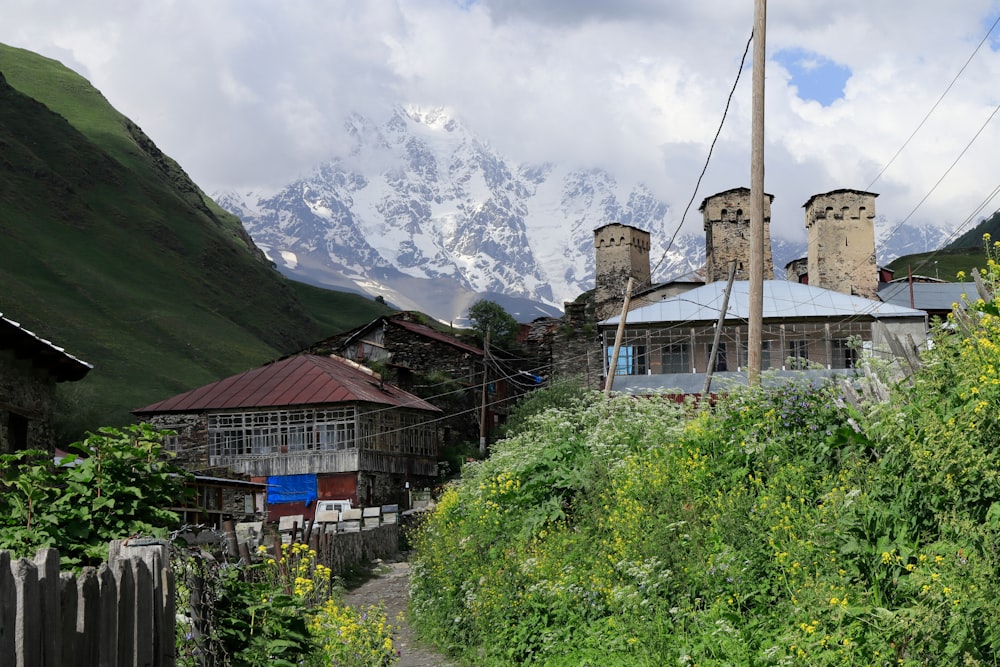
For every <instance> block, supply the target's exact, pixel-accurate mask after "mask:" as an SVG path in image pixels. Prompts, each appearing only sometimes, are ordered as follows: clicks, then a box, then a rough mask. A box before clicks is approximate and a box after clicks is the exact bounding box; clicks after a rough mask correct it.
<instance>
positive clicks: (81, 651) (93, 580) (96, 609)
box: [74, 567, 107, 667]
mask: <svg viewBox="0 0 1000 667" xmlns="http://www.w3.org/2000/svg"><path fill="white" fill-rule="evenodd" d="M76 597H77V602H76V641H77V643H76V655H75V656H74V659H75V666H76V667H91V666H92V665H101V664H103V663H101V638H102V637H104V636H106V634H107V633H105V632H103V628H102V627H101V620H102V619H103V613H102V607H101V580H100V576H99V574H98V570H97V569H96V568H93V567H85V568H83V570H81V571H80V574H79V575H78V576H77V578H76Z"/></svg>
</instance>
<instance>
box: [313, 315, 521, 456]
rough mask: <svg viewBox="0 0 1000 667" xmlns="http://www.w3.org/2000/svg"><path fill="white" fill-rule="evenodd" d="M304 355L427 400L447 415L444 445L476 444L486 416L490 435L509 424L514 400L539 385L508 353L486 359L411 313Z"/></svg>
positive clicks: (320, 344) (376, 323)
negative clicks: (344, 363) (361, 371)
mask: <svg viewBox="0 0 1000 667" xmlns="http://www.w3.org/2000/svg"><path fill="white" fill-rule="evenodd" d="M305 352H306V353H309V354H336V355H338V356H341V357H344V358H346V359H350V360H352V361H355V362H357V363H359V364H365V365H367V366H372V367H374V368H376V369H378V370H379V371H380V372H381V373H382V374H383V375H384V376H385V378H386V379H387V380H389V381H391V382H392V383H393V384H395V385H396V386H397V387H399V388H401V389H403V390H405V391H409V392H411V393H414V394H417V395H419V396H422V397H424V398H425V399H426V400H427V401H428V402H429V403H432V404H434V405H435V406H437V407H438V408H440V409H441V410H442V411H443V412H444V413H445V414H444V416H443V417H442V418H441V419H440V420H439V431H440V433H441V442H442V445H454V444H461V443H466V442H470V441H472V442H474V441H475V440H476V439H477V438H478V437H479V435H480V430H481V429H480V427H481V423H482V420H483V418H484V417H485V420H486V431H491V430H493V429H495V428H497V427H498V426H500V425H501V424H503V423H505V422H506V420H507V415H508V414H509V413H510V406H511V405H512V403H513V402H514V400H515V399H516V398H517V397H518V396H519V395H520V394H521V393H522V392H523V390H524V388H525V387H532V386H534V385H535V380H534V379H533V378H529V377H527V376H523V377H522V374H521V373H520V372H519V368H518V366H517V362H516V361H511V362H509V363H508V361H507V360H506V359H505V358H504V353H503V352H501V351H499V350H491V351H490V354H489V355H487V353H486V351H484V350H483V349H481V348H479V347H476V346H475V345H470V344H469V343H466V342H464V341H462V340H460V339H458V338H457V337H455V336H452V335H450V334H447V333H444V332H442V331H438V330H437V329H434V328H432V327H430V326H427V325H426V324H423V323H422V322H421V321H420V316H419V315H418V314H415V313H411V312H407V311H402V312H399V313H395V314H392V315H386V316H383V317H380V318H378V319H376V320H374V321H372V322H369V323H368V324H366V325H364V326H361V327H358V328H356V329H353V330H351V331H347V332H344V333H340V334H336V335H334V336H330V337H329V338H326V339H324V340H322V341H319V342H318V343H315V344H313V345H311V346H309V348H307V349H306V350H305ZM484 394H485V395H484ZM484 399H485V400H484Z"/></svg>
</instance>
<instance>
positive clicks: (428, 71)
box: [0, 0, 1000, 236]
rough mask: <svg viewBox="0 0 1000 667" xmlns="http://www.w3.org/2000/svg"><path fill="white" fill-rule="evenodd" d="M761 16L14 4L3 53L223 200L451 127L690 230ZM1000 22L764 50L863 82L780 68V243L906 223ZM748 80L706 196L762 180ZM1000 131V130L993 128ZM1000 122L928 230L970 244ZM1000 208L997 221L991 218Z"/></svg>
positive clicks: (635, 5)
mask: <svg viewBox="0 0 1000 667" xmlns="http://www.w3.org/2000/svg"><path fill="white" fill-rule="evenodd" d="M752 12H753V7H752V3H750V2H743V3H736V2H733V1H732V0H707V1H703V2H698V3H676V2H673V3H663V2H659V1H654V0H623V1H621V2H610V0H503V1H500V0H481V1H479V2H469V1H468V0H463V1H461V2H459V1H452V0H368V1H366V2H353V1H351V0H322V1H321V0H303V1H301V2H295V3H275V2H269V1H267V0H256V1H248V0H214V1H213V2H200V1H198V0H173V1H170V2H168V1H166V0H163V1H160V2H141V3H137V2H132V1H130V0H116V1H113V2H109V1H108V0H11V1H10V2H8V3H6V6H5V12H4V21H3V22H2V23H0V41H2V42H5V43H8V44H12V45H15V46H20V47H23V48H27V49H31V50H33V51H37V52H39V53H42V54H44V55H47V56H50V57H53V58H57V59H59V60H61V61H63V62H64V63H65V64H67V65H68V66H70V67H72V68H73V69H75V70H77V71H79V72H80V73H81V74H83V75H84V76H86V77H88V78H89V79H90V80H91V81H92V82H93V83H94V85H95V86H96V87H97V88H99V89H100V90H101V91H102V92H103V93H104V94H105V96H106V97H107V98H108V99H109V100H110V101H111V102H112V104H114V105H115V106H116V107H117V108H118V109H119V110H121V111H122V112H123V113H125V114H126V115H128V116H129V117H130V118H132V119H133V120H135V121H136V122H137V123H138V124H139V125H141V126H142V127H143V129H144V130H145V131H146V132H147V133H148V134H149V135H150V136H151V137H152V138H153V139H154V141H156V142H157V144H158V145H159V146H160V147H161V148H162V149H163V150H164V151H165V152H167V153H168V154H170V155H171V156H173V157H174V158H176V159H177V160H178V161H179V162H180V163H181V165H182V166H184V168H185V169H186V170H187V171H188V172H189V173H190V174H191V175H192V176H193V177H194V178H195V180H196V181H197V182H198V183H199V184H200V185H201V186H202V187H203V188H205V189H206V190H209V191H212V190H215V189H221V188H233V189H241V190H245V189H247V188H268V187H277V186H279V185H282V184H284V183H285V182H287V181H289V180H291V179H293V178H295V177H296V176H298V175H300V174H302V173H304V172H306V171H308V170H309V169H310V168H311V167H313V166H314V165H315V164H317V163H318V162H320V161H322V160H323V159H324V158H327V157H329V156H331V155H332V154H334V153H335V152H337V151H339V150H341V149H342V146H344V145H345V143H344V142H345V138H344V136H343V133H342V125H343V119H344V118H345V117H346V115H347V114H348V113H350V112H352V111H358V112H360V113H363V114H370V115H373V116H383V115H385V114H387V112H388V109H389V107H390V105H393V104H406V103H414V104H419V105H423V106H446V107H448V108H451V109H454V110H455V111H456V112H457V113H458V114H459V115H460V117H461V118H462V119H463V120H464V121H465V122H466V123H467V124H469V125H470V127H471V128H472V129H473V130H475V131H477V132H478V133H480V134H481V135H483V136H485V137H486V138H487V139H488V140H489V141H490V143H492V144H493V145H494V146H496V147H497V148H499V149H500V150H502V151H504V152H505V153H506V154H507V155H508V157H510V158H511V159H514V160H521V161H529V160H530V161H538V160H552V161H578V162H582V163H585V164H593V165H601V166H606V167H608V168H610V169H612V170H613V171H615V172H616V173H618V174H619V175H620V176H621V177H622V178H624V179H636V180H643V181H645V182H647V183H648V184H649V185H650V186H651V187H652V188H653V189H654V190H655V191H656V192H657V193H658V194H660V195H662V196H664V197H665V198H666V199H667V200H668V201H669V202H671V203H672V205H673V213H672V215H676V216H677V218H678V220H679V217H680V215H681V212H682V211H683V208H684V206H685V205H686V203H687V201H688V200H689V199H690V198H691V197H692V194H693V188H694V184H695V182H696V180H697V177H698V174H699V173H700V171H701V168H702V164H703V161H704V159H705V155H706V153H707V151H708V147H709V144H710V142H711V141H712V137H713V136H714V134H715V131H716V129H717V127H718V123H719V121H720V119H721V115H722V111H723V107H724V105H725V102H726V97H727V95H728V94H729V91H730V88H731V86H732V85H733V80H734V77H735V75H736V72H737V68H738V67H739V62H740V57H741V56H742V53H743V49H744V47H745V45H746V41H747V38H748V37H749V33H750V29H751V26H752V18H753V17H752ZM998 12H1000V2H998V1H997V0H966V1H964V2H962V3H959V4H955V5H951V6H949V7H948V8H947V9H943V8H942V5H941V3H939V2H934V1H932V0H910V1H908V2H905V3H904V2H903V1H902V0H882V1H881V2H878V3H871V2H867V1H863V0H791V1H789V2H783V3H780V4H778V3H772V4H771V7H770V8H769V12H768V32H767V45H768V52H769V53H777V52H778V51H780V50H782V49H801V50H802V51H804V52H806V53H808V54H811V55H812V54H814V55H815V57H816V59H817V61H821V60H822V59H828V60H829V61H832V62H834V63H837V64H842V65H843V66H844V67H847V68H848V69H849V70H850V72H851V77H850V79H849V80H848V81H847V84H846V86H845V87H844V91H843V98H842V99H837V100H836V101H834V102H833V103H831V104H829V105H828V106H826V107H823V106H820V105H819V104H817V103H815V102H804V101H803V100H801V99H800V98H799V97H798V96H797V95H796V94H795V90H794V88H793V87H792V85H793V82H792V81H791V78H790V76H789V74H788V72H787V71H785V70H784V69H783V68H781V67H780V66H778V65H777V64H776V63H770V69H769V71H768V79H767V140H768V145H767V150H766V154H765V157H766V165H767V167H766V168H767V175H766V178H765V187H766V189H767V191H768V192H770V193H772V194H774V195H775V202H774V218H773V222H772V228H773V230H774V232H775V233H776V234H781V235H787V236H797V235H800V234H801V233H802V210H801V206H802V204H803V203H804V202H805V201H806V200H807V199H808V198H809V197H810V196H811V195H813V194H816V193H818V192H824V191H826V190H829V189H834V188H840V187H851V188H867V187H869V186H870V185H871V188H872V189H873V190H874V191H876V192H880V193H881V195H882V196H880V197H879V199H878V211H879V214H880V215H884V216H885V217H886V218H887V219H888V220H889V221H890V222H891V221H895V220H901V219H902V218H904V217H905V216H906V215H908V214H909V213H910V212H911V210H913V208H914V207H915V206H916V205H917V204H918V202H920V200H921V199H922V198H923V197H925V196H926V195H927V194H928V192H930V191H931V189H932V188H934V186H935V183H936V182H937V180H938V179H939V178H941V176H942V174H944V171H945V169H947V167H948V166H949V165H950V164H951V163H952V161H954V160H955V159H956V157H957V156H958V155H959V153H960V152H961V151H962V150H963V149H964V147H965V146H966V144H967V143H968V142H969V141H970V140H971V139H972V137H973V135H974V134H975V132H976V131H978V130H979V128H980V126H981V125H982V124H983V122H984V121H985V120H986V119H987V118H988V116H989V114H990V113H991V112H992V111H993V109H994V108H995V106H996V105H997V104H998V103H1000V93H998V92H997V91H996V87H995V85H994V82H995V81H996V80H997V78H998V74H1000V55H998V54H997V53H996V52H994V51H992V50H991V49H990V48H988V47H984V49H983V50H982V51H981V52H980V53H979V54H978V55H977V57H976V59H975V60H974V61H973V62H972V63H971V64H970V65H969V67H968V69H967V70H966V72H965V73H964V75H963V77H962V78H961V79H960V80H959V82H958V83H957V84H956V85H955V87H954V89H953V90H952V91H951V92H950V94H949V95H948V97H947V98H946V99H945V101H944V102H943V103H942V104H941V106H940V107H939V109H938V110H937V111H936V112H935V114H934V116H933V117H932V118H931V120H930V121H929V122H928V123H927V124H926V126H925V127H924V128H923V129H922V130H921V131H920V132H919V133H918V134H917V135H916V136H915V137H914V139H913V140H912V141H911V142H910V144H909V145H908V146H907V148H906V149H905V151H903V153H902V154H901V155H900V156H899V158H897V159H896V161H895V162H894V163H893V164H892V165H891V166H890V167H889V169H888V170H887V171H886V172H885V174H884V175H883V176H882V177H881V178H880V179H879V180H878V181H877V182H875V183H874V184H873V185H872V181H873V180H874V179H875V177H876V175H877V174H878V173H879V170H880V169H881V168H882V167H883V166H884V165H885V164H886V163H887V162H888V161H889V160H890V159H891V158H892V156H893V155H894V153H895V152H896V151H897V150H898V149H899V148H900V147H901V146H902V145H903V142H904V141H906V139H907V137H909V135H910V133H911V132H912V131H913V129H914V128H915V127H916V126H917V124H918V123H919V122H920V121H921V119H922V118H923V116H924V114H926V112H927V111H928V110H929V109H930V107H931V105H932V104H933V103H934V102H935V100H937V98H938V97H939V96H940V95H941V93H942V92H943V91H944V90H945V88H946V87H947V85H948V84H949V82H950V81H951V79H952V78H953V77H954V76H955V74H956V73H957V72H958V71H959V69H960V68H961V67H962V65H963V64H964V63H965V61H966V59H967V58H968V57H969V55H970V54H971V53H972V51H973V49H974V48H975V46H976V44H978V42H979V40H981V39H982V37H983V36H984V35H985V33H986V29H987V28H988V27H989V25H990V24H991V23H992V21H993V20H994V19H995V17H996V15H997V13H998ZM749 84H750V72H749V70H747V71H745V72H744V78H743V80H742V81H741V83H740V85H739V87H738V88H737V91H736V95H735V97H734V100H733V105H732V108H731V109H730V115H729V117H728V119H727V121H726V125H725V127H724V129H723V132H722V134H721V136H720V140H719V144H718V146H717V147H716V152H715V155H714V157H713V161H712V164H711V165H710V167H709V169H708V172H707V173H706V175H705V179H704V181H703V183H702V187H701V189H700V190H699V191H698V192H697V193H694V194H695V207H694V212H693V214H692V213H689V214H688V218H687V221H688V225H689V226H690V228H691V229H692V230H697V229H698V228H700V225H699V223H698V221H697V219H696V218H697V214H696V206H697V204H698V203H700V201H701V200H702V199H703V198H704V197H705V196H706V195H709V194H712V193H713V192H716V191H719V190H724V189H728V188H730V187H736V186H740V185H747V184H748V183H749V138H748V136H749V129H750V85H749ZM996 122H998V123H1000V120H998V121H996ZM998 139H1000V129H998V128H997V127H995V126H994V124H990V125H989V126H988V127H987V128H986V129H985V130H984V131H983V133H982V135H980V137H979V138H978V139H977V140H976V141H975V143H974V144H973V145H972V148H971V149H970V150H969V151H968V153H967V154H966V156H965V157H964V158H963V159H962V161H961V162H960V163H959V164H958V165H957V166H956V167H955V169H954V170H953V171H952V173H951V174H950V175H949V176H948V177H947V178H945V180H944V181H943V182H942V183H941V185H940V186H938V187H937V189H936V190H934V192H933V194H931V195H930V196H929V197H928V198H927V201H926V203H924V204H923V205H922V206H921V207H920V209H919V210H918V211H917V213H916V214H914V216H913V218H912V222H914V223H916V222H921V221H935V222H946V221H947V222H951V223H957V222H960V221H962V220H964V218H965V217H966V215H968V213H969V212H971V211H972V210H974V209H975V207H976V206H978V204H979V202H980V201H981V200H982V198H983V197H984V196H985V195H986V194H987V193H988V192H990V191H991V190H992V189H993V188H994V187H995V186H996V185H997V184H996V183H994V182H992V181H993V180H996V177H995V176H992V174H993V173H995V171H994V170H993V168H992V163H993V155H992V154H993V153H994V151H993V146H995V145H997V143H998ZM994 206H995V205H994Z"/></svg>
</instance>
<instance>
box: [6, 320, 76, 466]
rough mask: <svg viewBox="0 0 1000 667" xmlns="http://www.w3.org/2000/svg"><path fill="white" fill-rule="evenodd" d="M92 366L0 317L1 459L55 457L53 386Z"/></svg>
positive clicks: (70, 379)
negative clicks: (20, 454) (35, 452)
mask: <svg viewBox="0 0 1000 667" xmlns="http://www.w3.org/2000/svg"><path fill="white" fill-rule="evenodd" d="M91 368H92V366H91V365H90V364H88V363H87V362H85V361H81V360H80V359H77V358H76V357H74V356H73V355H71V354H69V353H67V352H66V351H65V350H64V349H63V348H61V347H57V346H55V345H54V344H52V343H50V342H49V341H47V340H44V339H42V338H39V337H38V336H36V335H35V334H33V333H32V332H30V331H28V330H27V329H25V328H23V327H22V326H21V325H20V324H18V323H17V322H15V321H13V320H9V319H7V318H6V317H3V315H2V314H0V453H2V454H11V453H13V452H17V451H21V450H25V449H41V450H44V451H47V452H50V453H54V452H55V427H54V425H53V421H54V418H55V410H56V384H58V383H60V382H73V381H76V380H82V379H83V378H84V377H85V376H86V375H87V373H89V372H90V369H91Z"/></svg>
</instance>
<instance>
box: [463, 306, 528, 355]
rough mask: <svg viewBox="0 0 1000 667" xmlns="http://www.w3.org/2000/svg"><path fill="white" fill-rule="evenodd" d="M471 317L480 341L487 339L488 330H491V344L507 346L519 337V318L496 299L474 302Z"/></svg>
mask: <svg viewBox="0 0 1000 667" xmlns="http://www.w3.org/2000/svg"><path fill="white" fill-rule="evenodd" d="M469 319H470V320H471V321H472V328H473V329H474V330H475V332H476V335H477V336H478V338H479V340H480V341H484V340H486V332H489V335H490V342H491V344H493V345H496V346H498V347H507V346H509V345H511V344H512V343H513V342H514V339H515V338H516V337H517V332H518V329H519V325H518V323H517V320H515V319H514V317H513V316H512V315H511V314H510V313H508V312H507V311H506V310H504V308H503V306H501V305H500V304H499V303H497V302H495V301H490V300H489V299H480V300H479V301H477V302H475V303H474V304H472V305H471V306H470V307H469Z"/></svg>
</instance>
